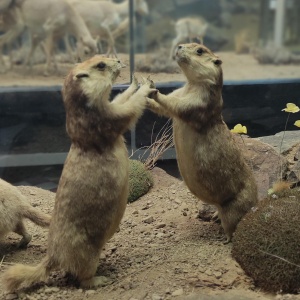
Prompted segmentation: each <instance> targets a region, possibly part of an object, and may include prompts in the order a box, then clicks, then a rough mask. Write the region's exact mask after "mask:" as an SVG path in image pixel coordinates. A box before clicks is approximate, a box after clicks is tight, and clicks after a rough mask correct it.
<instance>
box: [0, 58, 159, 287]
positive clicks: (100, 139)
mask: <svg viewBox="0 0 300 300" xmlns="http://www.w3.org/2000/svg"><path fill="white" fill-rule="evenodd" d="M121 67H122V65H121V63H120V62H119V61H117V60H116V59H110V58H104V57H102V56H95V57H93V58H91V59H89V60H87V61H85V62H83V63H81V64H78V65H77V66H76V67H75V68H74V69H73V70H72V71H71V72H70V73H69V75H68V76H67V77H66V79H65V83H64V87H63V99H64V104H65V109H66V126H67V132H68V134H69V136H70V138H71V140H72V145H71V149H70V152H69V154H68V156H67V159H66V162H65V165H64V169H63V172H62V175H61V178H60V181H59V186H58V190H57V194H56V201H55V208H54V212H53V221H52V222H51V226H50V229H49V237H48V252H47V256H46V258H45V259H44V260H43V261H42V262H41V263H40V264H39V265H37V266H36V267H28V266H23V265H18V266H13V267H12V268H10V269H8V271H7V272H6V273H5V274H4V285H5V287H6V289H7V290H8V291H13V290H15V289H17V288H19V287H21V286H28V285H31V284H32V283H34V282H36V281H40V280H45V278H47V275H48V273H49V271H50V270H52V269H63V270H65V271H67V272H69V273H71V274H73V275H74V276H76V277H77V278H78V280H79V282H80V284H81V286H83V287H91V286H97V285H101V284H103V283H104V279H103V277H94V275H95V273H96V269H97V265H98V259H99V255H100V251H101V249H102V248H103V246H104V244H105V243H106V241H107V240H108V239H109V238H110V237H111V236H112V235H113V234H114V232H115V231H116V230H117V228H118V226H119V223H120V221H121V218H122V216H123V213H124V210H125V207H126V203H127V197H128V165H129V160H128V153H127V149H126V146H125V143H124V139H123V136H122V134H123V133H124V132H125V131H126V130H127V129H128V128H129V127H131V126H133V125H134V124H135V122H136V121H137V119H138V118H139V117H140V116H141V114H142V112H143V110H144V108H145V105H146V97H147V96H148V95H149V94H150V93H152V92H155V91H156V90H155V89H152V88H150V84H149V82H148V83H147V84H144V85H143V86H141V87H140V88H139V89H138V90H137V88H138V83H137V81H136V79H134V80H133V82H132V84H131V85H130V86H129V88H128V89H127V90H126V91H125V92H124V93H122V94H119V95H118V96H116V97H115V99H114V100H113V101H111V102H110V101H109V95H110V92H111V88H112V84H113V82H114V81H115V79H116V78H117V76H118V75H119V72H120V68H121ZM136 90H137V91H136Z"/></svg>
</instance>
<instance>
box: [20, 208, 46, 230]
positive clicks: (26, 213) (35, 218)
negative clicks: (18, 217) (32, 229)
mask: <svg viewBox="0 0 300 300" xmlns="http://www.w3.org/2000/svg"><path fill="white" fill-rule="evenodd" d="M22 216H23V218H27V219H29V220H30V221H32V222H33V223H35V224H37V225H39V226H42V227H49V225H50V221H51V216H50V215H48V214H45V213H43V212H42V211H40V210H39V209H37V208H35V207H33V206H31V205H30V204H29V203H26V202H24V204H23V210H22Z"/></svg>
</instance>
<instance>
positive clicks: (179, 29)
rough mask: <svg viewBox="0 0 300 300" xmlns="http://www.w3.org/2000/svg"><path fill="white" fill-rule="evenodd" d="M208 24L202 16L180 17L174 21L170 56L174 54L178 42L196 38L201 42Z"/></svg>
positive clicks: (190, 40)
mask: <svg viewBox="0 0 300 300" xmlns="http://www.w3.org/2000/svg"><path fill="white" fill-rule="evenodd" d="M207 27H208V24H207V23H206V21H205V20H204V19H202V18H182V19H179V20H177V22H176V23H175V31H176V37H175V38H174V40H173V42H172V47H171V52H170V58H171V59H172V58H173V56H174V51H175V49H176V46H177V45H178V44H179V43H184V42H186V41H187V40H188V42H190V43H191V42H192V39H194V38H197V39H198V40H199V42H200V43H201V44H203V38H204V35H205V33H206V30H207Z"/></svg>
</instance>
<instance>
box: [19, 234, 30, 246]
mask: <svg viewBox="0 0 300 300" xmlns="http://www.w3.org/2000/svg"><path fill="white" fill-rule="evenodd" d="M31 238H32V236H31V235H30V234H28V233H26V234H24V236H23V237H22V239H21V241H20V242H19V243H18V245H17V247H18V248H25V247H26V246H27V245H28V243H29V242H30V241H31Z"/></svg>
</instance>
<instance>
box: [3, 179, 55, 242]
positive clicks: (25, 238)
mask: <svg viewBox="0 0 300 300" xmlns="http://www.w3.org/2000/svg"><path fill="white" fill-rule="evenodd" d="M24 218H27V219H29V220H30V221H32V222H33V223H35V224H37V225H39V226H42V227H48V226H49V224H50V220H51V217H50V216H49V215H47V214H45V213H43V212H42V211H40V210H38V209H37V208H34V207H33V206H31V205H30V204H29V203H28V201H27V199H26V197H25V196H24V195H22V193H21V192H20V191H19V190H18V189H17V188H16V187H15V186H13V185H11V184H10V183H8V182H6V181H4V180H2V179H0V239H1V238H3V237H4V236H5V235H6V234H8V233H9V232H12V231H13V232H15V233H17V234H19V235H21V236H22V239H21V241H20V242H19V243H18V247H26V246H27V244H28V243H29V242H30V241H31V235H30V234H29V233H28V232H27V230H26V228H25V225H24V223H23V219H24Z"/></svg>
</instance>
